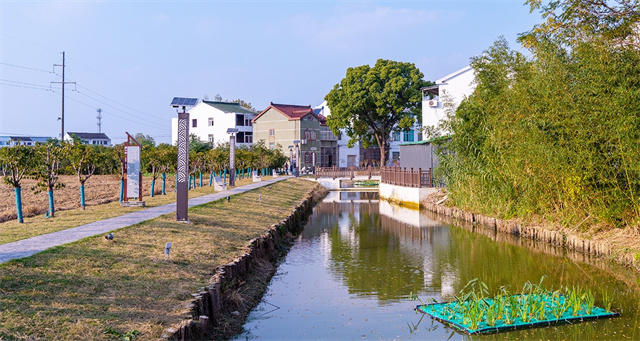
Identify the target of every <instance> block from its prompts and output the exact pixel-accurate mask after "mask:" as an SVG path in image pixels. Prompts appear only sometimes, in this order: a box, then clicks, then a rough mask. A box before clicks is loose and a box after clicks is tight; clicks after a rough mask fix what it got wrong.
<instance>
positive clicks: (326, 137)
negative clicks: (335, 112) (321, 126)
mask: <svg viewBox="0 0 640 341" xmlns="http://www.w3.org/2000/svg"><path fill="white" fill-rule="evenodd" d="M320 140H322V141H337V140H338V137H337V136H335V135H333V133H332V132H331V131H324V130H321V131H320Z"/></svg>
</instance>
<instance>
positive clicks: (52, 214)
mask: <svg viewBox="0 0 640 341" xmlns="http://www.w3.org/2000/svg"><path fill="white" fill-rule="evenodd" d="M48 194H49V218H53V217H55V214H56V210H55V207H54V202H53V188H51V187H49V191H48Z"/></svg>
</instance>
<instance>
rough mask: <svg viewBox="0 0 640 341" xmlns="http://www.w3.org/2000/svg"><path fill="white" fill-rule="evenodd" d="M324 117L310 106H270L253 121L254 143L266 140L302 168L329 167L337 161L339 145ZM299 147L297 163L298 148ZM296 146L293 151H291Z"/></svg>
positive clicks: (272, 147) (268, 144) (267, 144)
mask: <svg viewBox="0 0 640 341" xmlns="http://www.w3.org/2000/svg"><path fill="white" fill-rule="evenodd" d="M325 123H326V120H325V118H324V117H323V116H321V115H318V114H316V113H315V112H314V110H313V109H312V108H311V106H310V105H307V106H303V105H292V104H276V103H273V102H272V103H271V104H270V105H269V107H267V108H266V109H265V110H263V111H262V112H261V113H260V114H259V115H258V116H256V118H254V119H253V134H254V139H255V141H260V140H264V142H265V145H266V146H267V147H268V148H271V149H275V148H280V150H281V151H282V152H283V153H284V154H285V155H291V156H292V159H293V160H292V161H295V163H296V165H297V166H298V167H300V168H311V167H314V166H320V167H329V166H332V165H333V164H334V163H335V161H336V147H337V145H336V142H337V137H336V136H334V135H333V134H332V133H331V131H330V130H329V128H328V127H327V126H326V124H325ZM297 141H299V143H298V144H297V146H298V148H299V155H300V161H299V162H298V160H297V157H296V155H294V154H296V150H295V146H296V143H295V142H297ZM290 146H294V148H289V147H290Z"/></svg>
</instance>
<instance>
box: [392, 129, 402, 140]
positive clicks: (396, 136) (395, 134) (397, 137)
mask: <svg viewBox="0 0 640 341" xmlns="http://www.w3.org/2000/svg"><path fill="white" fill-rule="evenodd" d="M391 141H400V132H399V131H394V132H393V133H391Z"/></svg>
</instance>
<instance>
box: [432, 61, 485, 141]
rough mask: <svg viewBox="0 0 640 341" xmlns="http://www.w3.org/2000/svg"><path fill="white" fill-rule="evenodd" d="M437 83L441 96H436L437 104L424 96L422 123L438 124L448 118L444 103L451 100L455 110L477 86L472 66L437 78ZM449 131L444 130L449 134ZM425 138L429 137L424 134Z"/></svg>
mask: <svg viewBox="0 0 640 341" xmlns="http://www.w3.org/2000/svg"><path fill="white" fill-rule="evenodd" d="M436 85H437V86H438V88H439V91H440V96H438V97H436V98H434V100H437V104H438V105H437V106H429V99H428V98H426V97H425V98H423V100H422V125H423V126H436V127H437V126H438V125H439V123H440V121H441V120H443V119H445V118H446V111H445V110H446V109H447V108H446V107H445V106H444V105H443V104H444V103H445V102H450V104H451V105H453V106H452V109H453V110H455V109H456V108H457V107H458V105H460V103H461V102H462V100H463V99H464V98H465V97H466V96H469V95H471V93H472V92H473V89H474V88H475V75H474V70H473V68H472V67H471V66H466V67H464V68H462V69H460V70H457V71H455V72H453V73H451V74H449V75H447V76H444V77H442V78H440V79H438V80H436ZM448 133H449V132H443V134H448ZM423 139H427V137H426V136H424V138H423Z"/></svg>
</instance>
